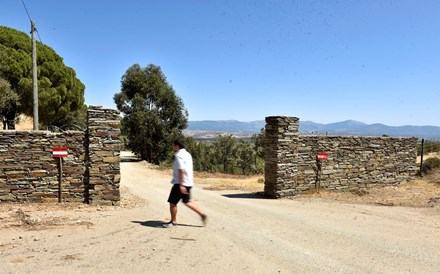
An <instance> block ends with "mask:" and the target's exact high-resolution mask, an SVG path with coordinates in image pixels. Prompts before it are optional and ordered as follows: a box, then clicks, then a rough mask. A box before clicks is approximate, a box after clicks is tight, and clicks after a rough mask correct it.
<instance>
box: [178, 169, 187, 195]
mask: <svg viewBox="0 0 440 274" xmlns="http://www.w3.org/2000/svg"><path fill="white" fill-rule="evenodd" d="M185 175H186V171H185V170H184V169H179V185H180V192H182V194H188V190H187V189H186V187H185V186H184V185H183V180H184V179H185Z"/></svg>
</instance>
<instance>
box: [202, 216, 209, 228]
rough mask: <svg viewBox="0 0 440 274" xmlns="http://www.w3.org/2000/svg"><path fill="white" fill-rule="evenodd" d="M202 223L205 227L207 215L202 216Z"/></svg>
mask: <svg viewBox="0 0 440 274" xmlns="http://www.w3.org/2000/svg"><path fill="white" fill-rule="evenodd" d="M202 222H203V226H206V223H207V222H208V215H206V214H205V215H203V216H202Z"/></svg>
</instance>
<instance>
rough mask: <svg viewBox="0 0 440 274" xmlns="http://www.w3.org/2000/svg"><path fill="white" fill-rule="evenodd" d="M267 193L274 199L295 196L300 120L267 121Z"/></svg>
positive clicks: (279, 118)
mask: <svg viewBox="0 0 440 274" xmlns="http://www.w3.org/2000/svg"><path fill="white" fill-rule="evenodd" d="M265 134H266V136H265V138H266V139H265V141H266V144H265V151H264V152H265V167H264V174H265V175H264V176H265V180H264V181H265V182H264V193H265V195H267V196H269V197H273V198H280V197H284V196H292V195H295V192H296V185H297V181H296V177H297V173H298V167H297V151H298V141H299V118H296V117H285V116H270V117H266V129H265Z"/></svg>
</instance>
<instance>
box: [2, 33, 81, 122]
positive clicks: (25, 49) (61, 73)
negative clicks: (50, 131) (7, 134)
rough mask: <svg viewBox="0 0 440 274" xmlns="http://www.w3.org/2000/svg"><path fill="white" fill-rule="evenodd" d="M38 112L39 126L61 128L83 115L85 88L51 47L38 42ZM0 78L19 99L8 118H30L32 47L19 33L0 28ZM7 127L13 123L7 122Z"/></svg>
mask: <svg viewBox="0 0 440 274" xmlns="http://www.w3.org/2000/svg"><path fill="white" fill-rule="evenodd" d="M36 44H37V67H38V78H37V81H38V99H39V100H38V101H39V104H38V110H39V111H38V112H39V122H40V123H41V124H42V125H60V123H61V122H62V120H63V119H65V118H66V116H67V115H71V113H72V112H75V111H84V109H85V108H84V90H85V86H84V84H83V83H81V81H80V80H79V79H78V78H77V77H76V72H75V71H74V70H73V69H72V68H70V67H68V66H66V65H65V64H64V62H63V58H61V57H60V56H59V55H58V54H57V53H56V52H55V51H54V50H53V49H52V48H51V47H49V46H47V45H44V44H42V43H40V42H37V43H36ZM0 78H3V79H5V80H7V81H8V82H9V84H10V88H11V90H12V91H14V92H15V93H16V94H17V95H18V97H19V103H18V104H16V105H15V106H14V107H13V109H11V110H10V114H9V117H12V116H16V115H19V114H22V113H23V114H26V115H28V116H32V115H33V84H32V44H31V39H30V37H29V36H28V35H27V34H26V33H24V32H21V31H18V30H15V29H12V28H9V27H5V26H0ZM8 120H9V121H8V122H9V123H13V119H12V121H11V118H8Z"/></svg>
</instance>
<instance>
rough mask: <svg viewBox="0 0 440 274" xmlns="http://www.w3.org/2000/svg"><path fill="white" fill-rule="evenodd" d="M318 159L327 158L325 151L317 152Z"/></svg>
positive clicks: (323, 159)
mask: <svg viewBox="0 0 440 274" xmlns="http://www.w3.org/2000/svg"><path fill="white" fill-rule="evenodd" d="M318 160H319V161H325V160H328V153H327V152H318Z"/></svg>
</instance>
